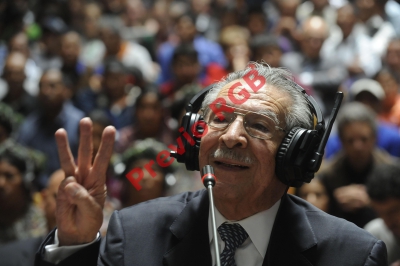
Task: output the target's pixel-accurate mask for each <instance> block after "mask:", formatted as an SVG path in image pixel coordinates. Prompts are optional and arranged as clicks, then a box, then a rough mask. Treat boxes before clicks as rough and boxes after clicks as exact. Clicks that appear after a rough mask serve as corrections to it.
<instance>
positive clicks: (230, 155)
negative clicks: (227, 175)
mask: <svg viewBox="0 0 400 266" xmlns="http://www.w3.org/2000/svg"><path fill="white" fill-rule="evenodd" d="M211 157H212V158H215V159H228V160H234V161H237V162H241V163H245V164H252V163H254V162H255V159H254V158H253V157H251V156H248V155H243V154H242V153H240V152H237V151H236V150H231V149H226V148H218V149H217V150H215V151H214V152H213V153H211Z"/></svg>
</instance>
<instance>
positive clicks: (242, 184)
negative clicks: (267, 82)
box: [199, 79, 291, 214]
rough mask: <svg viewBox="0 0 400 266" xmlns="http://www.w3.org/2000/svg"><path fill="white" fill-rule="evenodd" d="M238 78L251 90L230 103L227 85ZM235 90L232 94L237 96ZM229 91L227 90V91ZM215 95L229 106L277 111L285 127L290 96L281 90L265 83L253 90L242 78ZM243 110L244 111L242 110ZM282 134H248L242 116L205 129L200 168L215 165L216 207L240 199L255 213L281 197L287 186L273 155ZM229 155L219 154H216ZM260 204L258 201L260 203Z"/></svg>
mask: <svg viewBox="0 0 400 266" xmlns="http://www.w3.org/2000/svg"><path fill="white" fill-rule="evenodd" d="M238 81H240V82H241V83H242V84H243V87H244V88H246V90H247V91H248V92H249V93H250V95H249V98H248V99H247V101H246V102H244V103H242V104H240V105H237V104H233V103H232V102H231V101H230V99H229V96H228V92H229V88H230V87H231V86H232V85H233V84H235V83H236V82H238ZM238 91H240V89H238V90H234V91H233V95H235V97H236V98H238V99H240V98H242V96H239V95H238V93H237V92H238ZM229 94H230V93H229ZM218 97H222V98H224V99H225V100H226V102H227V103H228V104H229V105H232V106H234V107H237V108H240V109H244V110H247V111H253V112H260V111H263V112H266V113H274V114H276V117H277V120H278V125H277V126H279V127H281V128H285V120H284V116H285V113H286V111H287V106H288V105H289V104H290V102H291V99H290V97H289V96H288V95H287V94H286V93H285V92H283V91H280V90H277V89H275V88H274V87H271V86H264V87H263V88H261V89H259V90H258V91H257V92H256V93H254V92H253V90H252V89H251V88H250V87H249V86H248V85H247V84H246V83H245V81H244V80H243V79H240V80H236V81H233V82H231V83H228V84H227V85H226V86H225V87H223V88H222V89H221V91H220V92H219V94H218ZM243 112H245V111H243ZM283 137H284V132H283V131H276V133H275V134H274V135H273V136H272V138H271V139H267V140H264V139H258V138H254V137H251V136H250V135H249V134H248V133H247V131H246V130H245V128H244V126H243V116H239V115H238V116H237V117H236V120H234V121H233V122H232V123H231V124H230V125H229V127H228V128H226V129H224V130H216V129H213V128H211V127H209V128H208V132H207V134H206V135H204V136H203V137H202V140H201V145H200V154H199V163H200V169H202V167H203V166H205V165H211V166H212V167H213V168H214V171H215V175H216V176H217V177H218V182H217V184H216V186H215V187H214V193H215V194H214V198H215V201H216V206H217V207H218V210H219V211H221V213H222V214H224V211H225V210H226V208H227V207H228V206H230V207H232V204H233V202H238V201H243V202H244V204H243V205H244V207H246V208H249V209H251V210H253V209H254V211H255V212H258V211H260V209H259V208H260V206H259V205H263V206H265V204H268V203H271V202H269V200H272V198H274V197H275V196H277V197H279V198H280V197H281V196H282V194H283V192H284V191H285V190H286V186H285V185H284V184H283V183H281V182H280V181H279V180H278V178H277V177H276V175H275V156H276V152H277V149H278V147H279V145H280V143H281V141H282V139H283ZM221 153H222V154H223V153H225V154H229V155H218V154H221ZM262 201H265V202H263V204H260V202H262Z"/></svg>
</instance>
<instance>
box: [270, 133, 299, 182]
mask: <svg viewBox="0 0 400 266" xmlns="http://www.w3.org/2000/svg"><path fill="white" fill-rule="evenodd" d="M298 129H299V128H298V127H294V128H292V129H291V130H290V131H289V132H288V133H287V134H286V136H285V137H284V138H283V140H282V143H281V145H280V146H279V148H278V152H277V153H276V159H275V173H276V176H277V177H278V179H279V180H280V181H281V182H282V183H284V184H286V185H290V184H289V183H290V181H289V178H288V176H287V174H286V172H287V169H286V168H287V165H286V162H287V161H288V158H287V157H288V150H289V145H290V143H291V142H292V139H293V136H294V135H295V134H296V132H297V131H298ZM289 155H290V154H289Z"/></svg>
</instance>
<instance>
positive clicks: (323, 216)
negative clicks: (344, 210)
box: [289, 195, 377, 245]
mask: <svg viewBox="0 0 400 266" xmlns="http://www.w3.org/2000/svg"><path fill="white" fill-rule="evenodd" d="M289 199H290V201H291V202H292V203H294V204H295V205H296V206H297V208H299V209H300V210H301V211H303V212H304V214H305V215H306V217H307V220H308V222H309V225H310V226H311V228H312V231H313V233H314V236H315V237H316V238H317V241H318V243H322V242H326V243H327V244H328V245H329V243H331V244H333V243H342V244H343V243H348V244H349V245H353V244H354V243H369V244H373V243H375V242H376V241H377V239H376V238H375V237H373V236H372V235H371V234H370V233H368V232H367V231H365V230H364V229H362V228H360V227H358V226H356V225H355V224H354V223H351V222H349V221H346V220H345V219H342V218H338V217H335V216H333V215H330V214H328V213H326V212H324V211H321V210H320V209H318V208H316V207H315V206H313V205H312V204H310V203H308V202H307V201H305V200H303V199H301V198H299V197H297V196H293V195H289ZM346 245H347V244H346Z"/></svg>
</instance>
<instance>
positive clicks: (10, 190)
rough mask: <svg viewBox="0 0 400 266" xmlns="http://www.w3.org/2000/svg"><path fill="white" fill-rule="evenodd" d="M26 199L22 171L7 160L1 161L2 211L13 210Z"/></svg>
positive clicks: (0, 209)
mask: <svg viewBox="0 0 400 266" xmlns="http://www.w3.org/2000/svg"><path fill="white" fill-rule="evenodd" d="M24 200H25V197H24V190H23V185H22V175H21V172H20V171H19V170H18V169H17V168H16V167H15V166H13V165H11V164H10V163H9V162H7V161H6V160H2V161H0V212H1V213H3V214H2V215H5V214H6V213H7V211H11V212H13V209H14V208H15V205H17V206H20V204H21V202H23V201H24Z"/></svg>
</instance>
